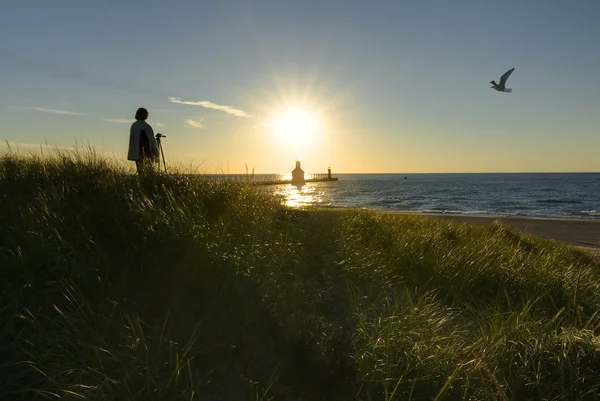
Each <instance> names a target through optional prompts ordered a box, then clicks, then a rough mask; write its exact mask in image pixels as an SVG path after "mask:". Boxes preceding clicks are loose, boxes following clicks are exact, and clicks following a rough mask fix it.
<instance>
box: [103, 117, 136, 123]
mask: <svg viewBox="0 0 600 401" xmlns="http://www.w3.org/2000/svg"><path fill="white" fill-rule="evenodd" d="M102 121H106V122H109V123H121V124H131V123H133V119H131V118H105V119H104V120H102Z"/></svg>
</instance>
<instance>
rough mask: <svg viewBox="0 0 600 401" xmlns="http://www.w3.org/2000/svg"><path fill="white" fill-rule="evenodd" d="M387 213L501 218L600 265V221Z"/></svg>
mask: <svg viewBox="0 0 600 401" xmlns="http://www.w3.org/2000/svg"><path fill="white" fill-rule="evenodd" d="M384 213H386V212H384ZM387 213H389V214H396V215H402V214H408V215H413V216H424V217H430V218H434V219H443V220H452V221H454V222H456V223H467V224H474V225H484V226H485V225H489V224H491V223H492V222H493V221H496V220H500V221H501V222H502V223H504V224H506V225H507V226H509V227H511V228H513V229H515V230H517V231H521V232H524V233H527V234H532V235H535V236H536V237H540V238H546V239H551V240H555V241H558V242H562V243H566V244H568V245H571V246H573V247H575V248H577V249H579V250H581V251H583V252H585V253H586V254H588V255H589V256H590V257H591V258H592V259H593V260H594V261H595V262H596V263H597V264H598V265H599V266H600V221H598V220H570V219H533V218H521V217H502V216H500V217H492V216H467V215H444V214H435V213H431V214H425V213H404V212H400V213H397V212H393V211H392V212H387Z"/></svg>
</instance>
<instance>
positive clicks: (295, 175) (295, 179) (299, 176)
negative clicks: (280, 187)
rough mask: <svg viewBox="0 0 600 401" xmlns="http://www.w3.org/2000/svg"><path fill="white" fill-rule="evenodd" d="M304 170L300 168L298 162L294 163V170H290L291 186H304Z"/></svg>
mask: <svg viewBox="0 0 600 401" xmlns="http://www.w3.org/2000/svg"><path fill="white" fill-rule="evenodd" d="M304 183H305V180H304V170H302V168H301V167H300V161H299V160H297V161H296V168H295V169H293V170H292V184H304Z"/></svg>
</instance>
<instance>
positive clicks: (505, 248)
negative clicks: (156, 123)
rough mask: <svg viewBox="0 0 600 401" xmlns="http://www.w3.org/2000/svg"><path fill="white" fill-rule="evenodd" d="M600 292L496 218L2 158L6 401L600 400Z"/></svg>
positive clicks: (590, 278)
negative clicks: (399, 212)
mask: <svg viewBox="0 0 600 401" xmlns="http://www.w3.org/2000/svg"><path fill="white" fill-rule="evenodd" d="M599 286H600V280H599V278H598V274H597V266H595V265H594V263H593V262H592V261H591V260H589V259H588V258H587V257H586V256H585V255H583V254H581V253H580V252H578V251H576V250H574V249H573V248H570V247H568V246H566V245H563V244H559V243H556V242H553V241H549V240H542V239H539V238H535V237H532V236H528V235H524V234H520V233H517V232H514V231H512V230H510V229H508V228H507V227H506V226H504V225H502V224H500V223H494V224H492V225H491V226H489V227H475V226H470V225H466V224H455V223H451V222H448V221H441V220H435V219H430V218H426V217H416V216H390V215H383V214H377V213H373V212H366V211H352V210H348V211H319V210H293V209H288V208H286V207H284V206H282V205H281V204H280V202H279V201H278V200H277V199H276V198H273V197H268V196H265V195H262V194H260V193H258V192H257V191H256V190H255V189H254V188H252V187H250V186H244V185H239V184H227V183H215V182H208V181H203V180H201V179H198V178H197V177H194V176H189V175H185V174H181V173H178V172H175V173H170V174H168V175H166V174H148V175H145V176H142V177H139V176H137V175H134V174H130V173H129V172H128V171H126V169H125V167H122V166H119V165H116V164H115V163H114V162H111V161H110V160H107V159H104V158H102V157H100V156H98V155H95V154H94V153H93V152H88V153H85V154H74V155H73V154H69V155H67V154H60V153H57V154H56V155H53V156H45V157H34V156H31V157H22V156H17V155H15V154H10V153H9V154H6V155H4V156H2V158H1V160H0V297H1V300H2V302H1V303H0V333H1V336H2V341H1V342H0V398H2V399H11V400H13V399H14V400H20V399H23V400H32V399H67V400H80V399H88V400H178V399H181V400H196V399H198V400H204V399H228V400H230V399H242V400H280V399H281V400H288V399H289V400H350V399H361V400H431V399H436V400H442V399H443V400H446V399H448V400H470V399H478V400H479V399H487V400H505V399H566V400H575V399H597V398H598V395H597V394H598V393H599V392H600V354H599V350H600V348H599V346H600V342H599V340H598V339H597V338H598V337H597V334H598V330H599V327H600V326H599V325H600V320H599V317H598V310H600V290H599Z"/></svg>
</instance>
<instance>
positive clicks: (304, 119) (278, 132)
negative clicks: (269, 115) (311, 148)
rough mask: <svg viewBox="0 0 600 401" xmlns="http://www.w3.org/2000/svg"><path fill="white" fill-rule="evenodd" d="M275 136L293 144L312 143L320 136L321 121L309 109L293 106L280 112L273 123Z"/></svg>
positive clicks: (304, 144) (303, 144) (305, 144)
mask: <svg viewBox="0 0 600 401" xmlns="http://www.w3.org/2000/svg"><path fill="white" fill-rule="evenodd" d="M273 130H274V134H275V136H276V137H277V138H278V139H279V140H280V141H283V142H284V143H287V144H289V145H292V146H307V145H310V144H311V143H312V142H313V141H314V140H315V139H316V138H317V136H318V134H319V131H320V123H319V120H318V118H317V117H316V116H315V114H314V113H313V112H311V111H310V110H308V109H304V108H300V107H293V108H289V109H286V110H284V111H282V112H281V114H279V116H278V117H277V118H276V119H275V121H274V123H273Z"/></svg>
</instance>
